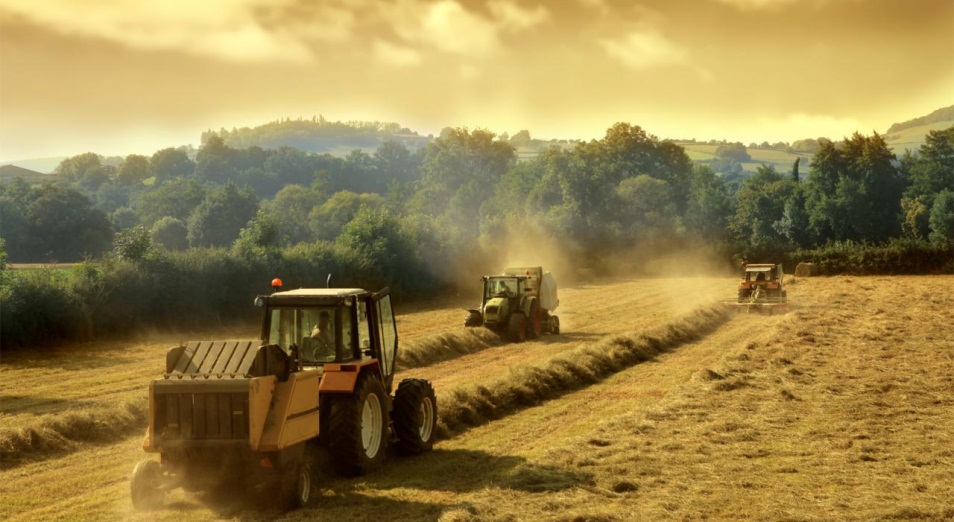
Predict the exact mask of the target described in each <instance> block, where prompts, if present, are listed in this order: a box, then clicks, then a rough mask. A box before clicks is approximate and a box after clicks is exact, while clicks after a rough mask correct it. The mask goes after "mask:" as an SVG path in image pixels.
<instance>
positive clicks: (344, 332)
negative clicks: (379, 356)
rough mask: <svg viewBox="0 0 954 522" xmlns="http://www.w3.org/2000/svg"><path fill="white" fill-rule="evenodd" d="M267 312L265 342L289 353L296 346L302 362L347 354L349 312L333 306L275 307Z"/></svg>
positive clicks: (325, 360) (348, 356) (324, 359)
mask: <svg viewBox="0 0 954 522" xmlns="http://www.w3.org/2000/svg"><path fill="white" fill-rule="evenodd" d="M269 312H270V314H269V328H268V339H267V341H268V344H277V345H278V346H280V347H281V348H282V350H284V351H285V353H289V354H290V353H291V351H292V347H293V346H294V347H295V348H297V349H298V353H299V358H300V360H301V362H302V363H303V364H320V363H326V362H334V361H341V360H347V359H350V358H351V353H352V351H351V346H352V341H351V335H352V328H351V315H350V314H349V313H347V312H348V310H346V309H342V308H339V307H334V306H311V307H275V308H272V309H271V310H270V311H269Z"/></svg>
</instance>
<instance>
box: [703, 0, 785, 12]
mask: <svg viewBox="0 0 954 522" xmlns="http://www.w3.org/2000/svg"><path fill="white" fill-rule="evenodd" d="M716 1H717V2H719V3H722V4H726V5H730V6H732V7H736V8H738V9H741V10H743V11H755V10H760V9H775V8H778V7H782V6H785V5H788V4H793V3H795V2H798V1H799V0H716Z"/></svg>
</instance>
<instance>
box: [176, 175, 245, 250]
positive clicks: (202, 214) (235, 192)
mask: <svg viewBox="0 0 954 522" xmlns="http://www.w3.org/2000/svg"><path fill="white" fill-rule="evenodd" d="M257 211H258V198H256V197H255V194H253V193H252V192H251V191H249V190H244V189H243V190H239V189H238V188H237V187H236V186H235V184H233V183H226V184H225V186H223V187H221V188H218V189H214V190H212V191H211V192H209V193H208V195H207V196H206V197H205V200H203V201H202V203H201V204H199V206H198V207H196V209H195V210H194V211H193V212H192V215H191V216H189V236H188V237H189V245H190V246H193V247H206V246H229V245H231V244H232V242H233V241H235V239H236V238H238V237H239V232H240V231H241V230H242V228H244V227H245V225H246V224H247V223H248V222H249V220H250V219H252V218H253V217H254V216H255V214H256V212H257Z"/></svg>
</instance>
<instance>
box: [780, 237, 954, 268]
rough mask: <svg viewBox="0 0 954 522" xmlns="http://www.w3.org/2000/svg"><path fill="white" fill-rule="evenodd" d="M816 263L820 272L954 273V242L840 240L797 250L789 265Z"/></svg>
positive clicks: (790, 257)
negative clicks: (877, 243)
mask: <svg viewBox="0 0 954 522" xmlns="http://www.w3.org/2000/svg"><path fill="white" fill-rule="evenodd" d="M799 262H810V263H815V267H816V269H817V270H818V273H819V274H820V275H837V274H852V275H913V274H950V273H954V246H951V245H937V244H932V243H928V242H927V241H923V240H915V239H893V240H891V241H889V242H888V243H886V244H884V245H873V244H868V243H857V242H853V241H839V242H833V243H829V244H827V245H826V246H824V247H820V248H816V249H811V250H802V249H799V250H796V251H795V252H793V253H792V254H791V255H790V256H788V259H787V262H786V266H793V267H794V266H795V265H796V264H798V263H799Z"/></svg>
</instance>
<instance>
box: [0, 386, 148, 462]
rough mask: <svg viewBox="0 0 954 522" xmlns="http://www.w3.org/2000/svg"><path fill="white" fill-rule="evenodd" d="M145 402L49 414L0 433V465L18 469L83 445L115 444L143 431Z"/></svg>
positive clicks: (145, 414) (146, 413) (145, 421)
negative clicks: (25, 464) (36, 421)
mask: <svg viewBox="0 0 954 522" xmlns="http://www.w3.org/2000/svg"><path fill="white" fill-rule="evenodd" d="M147 422H148V406H147V404H146V403H145V402H143V403H138V402H122V403H120V404H119V405H117V406H115V407H99V408H89V409H84V410H81V411H75V412H70V413H63V414H59V415H51V416H48V417H45V418H44V419H43V420H41V421H40V422H39V423H37V424H36V425H35V426H30V427H25V428H19V429H13V430H3V431H0V466H2V468H3V469H8V468H11V467H15V466H18V465H20V464H22V463H24V462H27V461H30V460H36V459H41V458H46V457H49V456H52V455H58V454H63V453H69V452H71V451H74V450H75V449H76V448H77V447H79V446H80V444H82V443H90V442H94V443H95V442H100V443H102V442H115V441H118V440H122V439H123V438H125V437H127V436H129V435H130V434H131V433H134V432H135V431H137V430H142V429H145V426H146V423H147Z"/></svg>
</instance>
